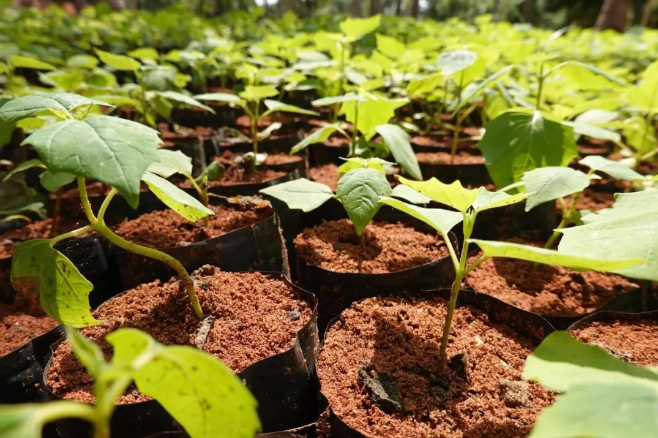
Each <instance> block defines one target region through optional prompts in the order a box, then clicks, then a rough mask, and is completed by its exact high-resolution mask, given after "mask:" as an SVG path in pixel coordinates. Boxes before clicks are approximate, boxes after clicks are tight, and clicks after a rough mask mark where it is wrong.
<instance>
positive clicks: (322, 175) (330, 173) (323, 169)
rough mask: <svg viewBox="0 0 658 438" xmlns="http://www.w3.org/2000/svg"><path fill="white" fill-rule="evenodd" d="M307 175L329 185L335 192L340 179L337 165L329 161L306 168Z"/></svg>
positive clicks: (312, 179) (313, 179)
mask: <svg viewBox="0 0 658 438" xmlns="http://www.w3.org/2000/svg"><path fill="white" fill-rule="evenodd" d="M308 177H309V179H310V180H311V181H315V182H317V183H321V184H325V185H327V186H329V187H330V188H331V190H333V191H334V192H335V191H336V188H337V186H338V180H339V179H340V172H339V171H338V166H337V165H335V164H333V163H329V164H323V165H322V166H316V167H311V168H310V169H309V170H308Z"/></svg>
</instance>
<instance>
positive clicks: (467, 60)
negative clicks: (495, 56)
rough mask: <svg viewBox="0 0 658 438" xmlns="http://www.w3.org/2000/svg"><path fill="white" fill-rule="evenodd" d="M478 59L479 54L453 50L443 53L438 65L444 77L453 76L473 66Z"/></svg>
mask: <svg viewBox="0 0 658 438" xmlns="http://www.w3.org/2000/svg"><path fill="white" fill-rule="evenodd" d="M477 59H478V55H477V53H475V52H471V51H470V50H452V51H448V52H442V53H441V55H439V60H438V61H437V63H436V65H437V66H438V67H439V68H440V69H441V71H442V72H443V74H444V75H446V76H451V75H453V74H455V73H459V72H461V71H463V70H465V69H467V68H468V67H470V66H472V65H473V64H474V63H475V61H477Z"/></svg>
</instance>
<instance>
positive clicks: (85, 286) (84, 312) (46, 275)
mask: <svg viewBox="0 0 658 438" xmlns="http://www.w3.org/2000/svg"><path fill="white" fill-rule="evenodd" d="M11 284H12V285H13V286H14V288H15V289H16V290H17V291H18V294H19V295H20V296H21V297H25V298H26V299H29V300H30V301H34V300H35V299H36V296H37V295H38V296H39V302H40V304H41V307H42V308H43V310H44V312H46V313H47V314H48V316H50V317H51V318H53V319H55V320H57V321H59V322H61V323H63V324H66V325H69V326H71V327H76V328H77V327H88V326H91V325H96V324H100V323H101V321H98V320H96V319H94V317H93V316H91V313H90V312H89V293H90V292H91V290H92V289H93V286H92V284H91V283H90V282H89V281H87V279H86V278H84V277H83V276H82V274H80V271H78V268H76V267H75V265H74V264H73V263H71V261H70V260H69V259H68V258H67V257H66V256H64V255H63V254H62V253H60V252H59V251H57V250H56V249H53V248H52V247H51V246H50V240H47V239H35V240H30V241H27V242H23V243H21V244H20V245H18V247H17V248H16V251H15V252H14V257H13V259H12V265H11Z"/></svg>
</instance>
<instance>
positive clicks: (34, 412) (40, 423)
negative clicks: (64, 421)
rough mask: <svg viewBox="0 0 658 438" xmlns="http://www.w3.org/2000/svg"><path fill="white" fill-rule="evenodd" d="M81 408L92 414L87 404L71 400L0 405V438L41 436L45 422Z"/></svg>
mask: <svg viewBox="0 0 658 438" xmlns="http://www.w3.org/2000/svg"><path fill="white" fill-rule="evenodd" d="M81 409H89V411H91V412H87V414H92V415H93V411H92V408H91V407H89V406H88V405H84V404H83V403H78V402H71V401H52V402H48V403H39V404H36V403H26V404H18V405H1V406H0V438H41V433H42V432H43V427H44V426H45V425H46V424H48V423H49V422H51V421H53V420H57V419H61V418H66V417H67V416H68V414H69V413H70V412H79V411H80V410H81Z"/></svg>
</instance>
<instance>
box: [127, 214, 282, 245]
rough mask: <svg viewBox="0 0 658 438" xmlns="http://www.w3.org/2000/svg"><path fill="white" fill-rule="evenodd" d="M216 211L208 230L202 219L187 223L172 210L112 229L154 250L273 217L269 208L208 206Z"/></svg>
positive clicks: (205, 237)
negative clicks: (250, 208) (249, 208)
mask: <svg viewBox="0 0 658 438" xmlns="http://www.w3.org/2000/svg"><path fill="white" fill-rule="evenodd" d="M209 208H210V209H211V210H213V211H214V212H215V215H214V216H210V217H209V218H208V227H204V226H203V220H200V221H197V222H195V223H192V222H189V221H188V220H186V219H185V218H183V217H182V216H181V215H179V214H178V213H176V212H175V211H174V210H159V211H154V212H151V213H147V214H143V215H141V216H139V217H138V218H136V219H133V220H130V221H127V222H124V223H122V224H120V225H118V226H117V227H116V228H115V231H116V233H117V234H119V235H120V236H122V237H124V238H126V239H128V240H130V241H131V242H134V243H137V244H140V245H146V246H150V247H153V248H171V247H175V246H187V245H190V244H192V243H197V242H201V241H203V240H207V239H212V238H214V237H218V236H221V235H223V234H226V233H228V232H230V231H233V230H237V229H238V228H242V227H247V226H250V225H253V224H255V223H256V222H258V221H261V220H263V219H266V218H267V217H269V216H271V215H272V211H271V210H270V209H269V208H255V209H253V210H240V209H238V208H230V207H224V206H216V205H211V206H210V207H209Z"/></svg>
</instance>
